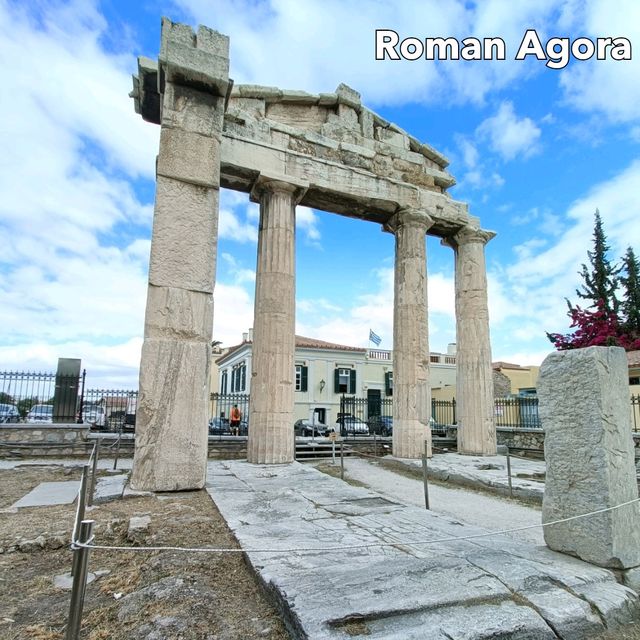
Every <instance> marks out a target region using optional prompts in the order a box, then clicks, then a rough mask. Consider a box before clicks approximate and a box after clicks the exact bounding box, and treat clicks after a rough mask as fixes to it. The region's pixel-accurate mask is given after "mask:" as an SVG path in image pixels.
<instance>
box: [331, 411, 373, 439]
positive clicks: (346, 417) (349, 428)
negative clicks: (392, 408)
mask: <svg viewBox="0 0 640 640" xmlns="http://www.w3.org/2000/svg"><path fill="white" fill-rule="evenodd" d="M343 423H344V431H345V433H346V434H353V435H356V434H357V435H360V436H368V435H369V427H368V426H367V423H366V422H363V421H362V420H360V419H359V418H356V417H355V416H353V415H351V414H350V413H345V414H341V413H339V414H338V420H337V421H336V424H335V427H334V428H335V430H336V432H337V433H341V430H342V428H343Z"/></svg>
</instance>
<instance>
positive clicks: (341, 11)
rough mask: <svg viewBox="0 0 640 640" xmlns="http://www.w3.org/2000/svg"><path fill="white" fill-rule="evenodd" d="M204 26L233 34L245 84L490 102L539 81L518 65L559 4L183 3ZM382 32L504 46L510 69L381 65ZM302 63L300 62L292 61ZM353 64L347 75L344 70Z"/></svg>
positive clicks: (382, 100)
mask: <svg viewBox="0 0 640 640" xmlns="http://www.w3.org/2000/svg"><path fill="white" fill-rule="evenodd" d="M174 2H175V3H176V4H177V5H178V6H179V7H180V8H182V9H184V10H185V11H186V12H187V13H189V14H191V15H193V17H194V19H195V21H197V22H200V23H203V24H207V25H209V26H211V27H213V28H215V29H217V30H218V31H221V32H223V33H227V34H231V35H232V37H231V74H232V76H233V77H234V79H235V80H236V81H237V82H249V83H258V84H266V85H275V86H280V87H283V88H290V89H303V90H306V91H312V92H319V91H332V90H333V89H334V88H335V87H336V86H337V84H338V83H339V82H345V83H347V84H349V85H350V86H352V87H354V88H355V89H357V90H358V91H360V92H361V93H362V94H363V96H364V98H365V101H366V102H367V103H368V104H373V105H376V104H377V105H380V104H402V103H406V102H422V103H429V102H435V101H442V100H449V101H451V102H461V103H464V102H482V101H483V100H484V98H485V96H486V95H487V94H488V93H489V92H490V91H492V90H496V89H499V88H502V87H505V86H507V85H508V84H510V83H511V82H512V81H513V80H514V79H516V78H520V77H523V76H527V75H528V74H531V73H536V72H538V71H539V69H540V68H541V67H540V66H539V65H534V64H529V63H528V61H526V62H517V61H514V60H513V57H514V55H515V51H516V50H517V48H518V45H519V44H520V40H521V38H522V34H523V33H524V31H525V30H526V29H527V28H544V27H546V26H547V23H548V22H549V20H550V18H551V17H552V16H553V15H554V12H555V10H556V7H557V2H555V1H553V0H538V1H533V0H522V1H520V2H517V3H511V4H510V5H509V10H508V11H506V10H505V6H504V2H503V1H502V0H493V1H488V2H482V3H477V5H474V4H471V3H468V2H463V1H462V0H449V1H448V2H447V3H446V4H445V6H444V8H443V3H442V2H441V1H436V0H421V1H413V2H402V3H383V2H375V3H372V2H368V1H366V0H350V1H348V2H344V1H342V0H305V2H304V3H300V2H297V1H296V0H270V1H266V2H262V3H260V4H256V3H255V2H251V1H249V0H235V1H234V0H220V1H219V2H216V3H215V6H214V5H213V4H212V3H211V2H209V1H208V0H174ZM376 29H394V30H395V31H397V32H398V34H399V35H400V37H401V38H406V37H409V36H414V37H418V38H425V37H448V36H453V37H457V38H458V39H462V38H466V37H468V36H473V35H475V36H477V37H479V38H483V37H494V36H501V37H503V38H504V40H505V41H506V43H507V59H506V60H504V61H493V62H480V61H474V62H468V63H465V62H464V61H461V60H456V61H448V62H445V63H434V62H427V61H425V60H418V61H413V62H410V61H400V62H393V61H376V60H375V52H374V33H375V30H376ZM292 51H295V52H296V55H294V56H292V54H291V52H292ZM345 60H348V61H349V64H348V65H345V63H344V61H345Z"/></svg>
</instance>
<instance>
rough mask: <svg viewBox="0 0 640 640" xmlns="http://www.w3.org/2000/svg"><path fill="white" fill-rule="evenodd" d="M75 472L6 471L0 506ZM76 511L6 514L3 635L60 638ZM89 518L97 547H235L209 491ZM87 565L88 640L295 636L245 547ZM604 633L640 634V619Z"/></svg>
mask: <svg viewBox="0 0 640 640" xmlns="http://www.w3.org/2000/svg"><path fill="white" fill-rule="evenodd" d="M328 469H329V470H330V471H332V472H335V469H334V468H331V467H330V468H328ZM102 474H106V472H102ZM79 478H80V470H79V468H72V469H66V470H65V469H64V468H62V467H56V466H47V465H44V464H43V465H41V466H20V467H16V468H15V469H12V470H0V486H1V487H2V491H1V492H0V510H3V509H7V507H9V506H10V505H11V504H13V503H14V502H15V501H16V500H18V499H19V498H21V497H22V496H23V495H25V494H26V493H28V492H29V491H30V490H31V489H33V488H34V487H36V486H37V485H38V484H39V483H41V482H52V481H65V480H79ZM143 515H148V516H150V520H151V522H150V527H149V529H148V531H147V532H146V533H144V534H142V535H141V536H137V537H135V538H134V539H133V540H132V539H129V538H128V536H127V529H128V523H129V518H131V517H132V516H143ZM74 517H75V505H64V506H55V507H32V508H23V509H20V510H19V511H18V512H17V513H7V512H3V513H0V639H1V640H23V639H33V640H58V639H62V638H64V632H65V627H66V621H67V616H68V612H69V599H70V591H67V590H64V589H61V588H57V587H56V586H55V585H54V577H55V576H59V575H61V574H65V573H68V572H69V569H70V567H71V556H72V553H71V551H70V550H69V548H68V540H69V538H70V534H71V529H72V526H73V521H74ZM87 517H90V518H92V519H94V520H95V521H96V528H95V534H96V543H97V544H105V545H123V546H132V545H139V546H148V545H167V546H192V547H199V546H220V547H237V543H236V541H235V539H234V538H233V536H232V535H231V533H230V531H229V529H228V528H227V525H226V523H225V522H224V520H223V519H222V517H221V516H220V514H219V512H218V511H217V509H216V508H215V505H214V504H213V502H212V501H211V499H210V498H209V497H208V495H207V494H206V492H204V491H194V492H183V493H171V494H158V495H156V496H153V497H149V496H147V497H137V498H127V499H124V500H114V501H111V502H107V503H104V504H101V505H98V506H96V507H93V508H92V509H91V510H90V511H89V512H88V514H87ZM89 570H90V571H91V572H94V573H97V574H98V577H97V578H96V579H95V580H94V581H93V582H91V583H90V584H89V585H88V586H87V594H86V601H85V607H84V616H83V624H82V631H81V637H82V638H83V640H125V639H126V640H130V639H133V638H135V639H136V640H214V639H215V640H235V639H237V640H240V639H242V640H251V639H253V638H257V639H259V638H266V639H272V640H284V639H286V638H288V637H289V636H288V634H287V632H286V630H285V628H284V625H283V623H282V620H281V617H280V616H279V614H278V611H277V610H276V609H275V608H274V607H273V606H272V605H271V603H270V602H269V601H268V600H267V598H266V597H265V595H264V593H263V592H262V590H261V588H260V586H259V585H258V583H257V581H256V579H255V577H254V575H253V573H252V572H251V571H250V569H249V568H248V566H247V565H246V564H245V562H244V559H243V556H242V554H233V555H219V554H196V553H189V554H185V553H179V552H173V551H171V552H160V551H156V552H117V551H101V550H96V551H93V552H92V553H91V557H90V559H89ZM355 631H356V632H355V633H354V635H359V634H358V633H357V630H355ZM425 638H428V634H427V635H425ZM600 640H640V626H638V625H632V626H628V627H625V628H621V629H616V630H615V631H612V632H609V633H608V634H605V635H603V636H601V637H600Z"/></svg>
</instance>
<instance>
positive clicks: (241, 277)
mask: <svg viewBox="0 0 640 640" xmlns="http://www.w3.org/2000/svg"><path fill="white" fill-rule="evenodd" d="M220 257H221V258H222V259H223V260H224V261H225V262H226V263H227V266H228V268H229V272H230V274H231V276H232V277H233V280H234V282H235V283H236V284H238V285H240V284H243V283H244V282H255V281H256V272H255V270H254V269H247V268H246V267H243V266H241V265H240V263H239V262H238V260H236V258H235V257H234V256H232V255H231V254H230V253H226V252H225V253H222V254H221V256H220Z"/></svg>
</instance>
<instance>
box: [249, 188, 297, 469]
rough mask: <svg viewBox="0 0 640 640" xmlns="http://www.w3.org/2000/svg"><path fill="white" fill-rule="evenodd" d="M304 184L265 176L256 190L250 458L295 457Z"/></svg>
mask: <svg viewBox="0 0 640 640" xmlns="http://www.w3.org/2000/svg"><path fill="white" fill-rule="evenodd" d="M299 195H300V194H299V189H298V188H297V187H296V186H294V185H292V184H288V183H285V182H281V181H277V180H265V181H262V182H260V183H259V184H258V185H256V187H254V190H253V192H252V197H254V198H255V199H258V200H259V202H260V231H259V235H258V261H257V269H256V295H255V303H254V320H253V349H252V361H251V399H250V402H249V441H248V443H247V460H248V461H249V462H253V463H256V464H277V463H284V462H292V461H293V458H294V434H293V415H294V414H293V401H294V392H295V373H294V363H295V360H294V358H295V206H296V203H297V201H298V198H299Z"/></svg>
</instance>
